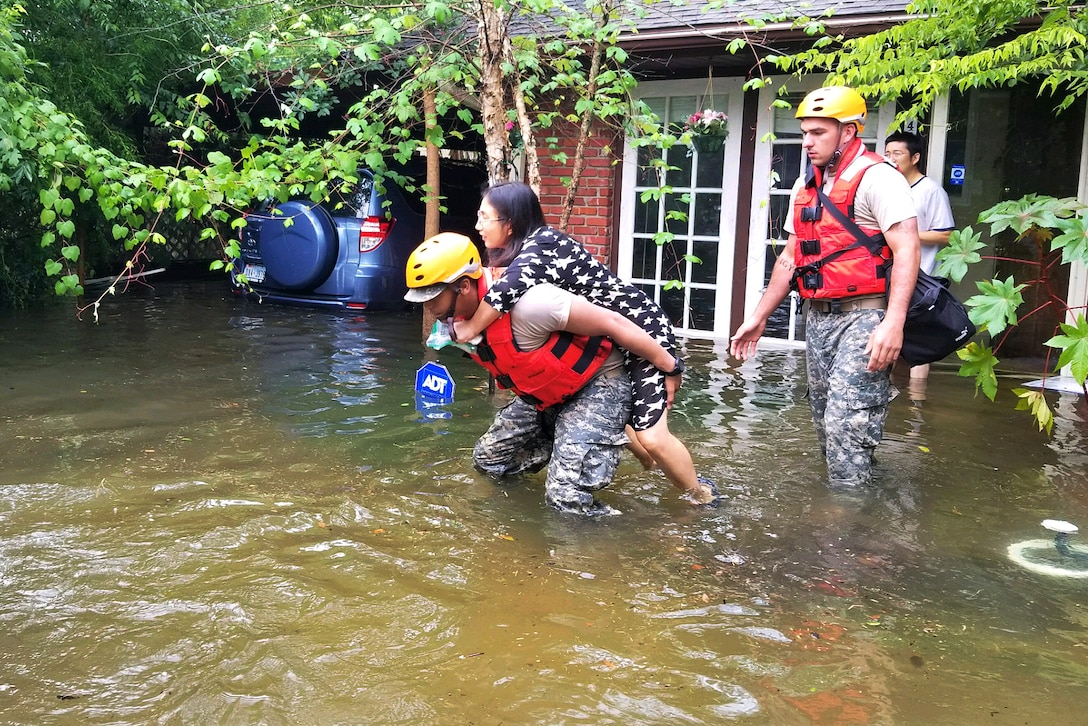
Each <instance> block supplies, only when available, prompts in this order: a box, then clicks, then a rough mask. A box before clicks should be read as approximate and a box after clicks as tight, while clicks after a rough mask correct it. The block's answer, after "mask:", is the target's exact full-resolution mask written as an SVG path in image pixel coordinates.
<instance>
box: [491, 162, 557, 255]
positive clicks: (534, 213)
mask: <svg viewBox="0 0 1088 726" xmlns="http://www.w3.org/2000/svg"><path fill="white" fill-rule="evenodd" d="M483 198H484V200H486V201H487V203H488V204H490V205H491V206H492V207H494V208H495V212H496V213H497V214H498V215H499V217H500V218H502V219H505V220H506V221H507V222H509V223H510V231H511V233H512V239H511V241H510V246H509V247H506V248H504V249H502V250H495V249H492V250H488V253H489V256H488V260H487V263H488V264H489V265H491V266H492V267H505V266H507V265H508V264H509V263H510V262H511V261H512V260H513V259H514V258H515V257H517V256H518V254H519V253H520V252H521V246H522V245H523V244H524V243H525V238H526V237H528V236H529V235H530V234H532V233H533V232H535V231H536V230H538V229H540V228H541V227H546V226H547V224H548V223H547V222H546V221H545V220H544V210H543V209H542V208H541V206H540V198H539V197H537V195H536V192H534V191H533V188H532V187H531V186H529V185H528V184H525V183H523V182H500V183H498V184H493V185H492V186H490V187H488V188H487V190H486V191H485V192H484V197H483Z"/></svg>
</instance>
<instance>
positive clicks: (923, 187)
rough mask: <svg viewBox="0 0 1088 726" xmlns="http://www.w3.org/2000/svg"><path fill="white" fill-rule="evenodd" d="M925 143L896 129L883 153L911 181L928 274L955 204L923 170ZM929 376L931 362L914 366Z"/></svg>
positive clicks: (913, 372)
mask: <svg viewBox="0 0 1088 726" xmlns="http://www.w3.org/2000/svg"><path fill="white" fill-rule="evenodd" d="M924 151H925V142H924V141H923V140H922V137H921V136H919V135H918V134H912V133H910V132H906V131H897V132H895V133H893V134H892V135H891V136H889V137H888V138H887V139H885V141H884V156H886V157H887V158H888V160H890V161H891V162H892V163H893V164H895V166H896V167H897V168H898V169H899V171H900V173H902V174H903V176H904V177H906V179H907V183H908V184H910V194H911V197H912V198H913V199H914V208H915V210H916V211H917V213H918V238H919V239H920V240H921V242H922V261H921V264H920V265H919V267H920V268H921V269H922V270H925V271H926V272H928V273H929V274H931V275H932V274H933V271H934V270H935V269H936V267H937V252H938V251H939V250H940V248H941V246H942V245H946V244H948V239H949V237H951V235H952V230H954V229H955V228H956V223H955V221H953V219H952V204H951V203H950V202H949V201H948V193H947V192H946V191H945V190H944V188H943V187H942V186H941V185H940V184H938V183H937V182H936V181H934V180H933V179H931V178H930V177H928V176H926V175H925V174H923V173H922V170H921V168H920V167H921V162H922V154H923V152H924ZM928 376H929V365H928V364H927V365H921V366H914V367H912V368H911V369H910V377H911V378H913V379H922V380H924V379H925V378H927V377H928Z"/></svg>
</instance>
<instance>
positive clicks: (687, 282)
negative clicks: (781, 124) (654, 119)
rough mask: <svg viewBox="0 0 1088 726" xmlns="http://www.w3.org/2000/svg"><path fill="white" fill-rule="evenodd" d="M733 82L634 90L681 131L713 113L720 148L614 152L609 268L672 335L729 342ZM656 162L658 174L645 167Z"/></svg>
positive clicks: (736, 142)
mask: <svg viewBox="0 0 1088 726" xmlns="http://www.w3.org/2000/svg"><path fill="white" fill-rule="evenodd" d="M740 84H741V82H740V80H739V79H722V80H717V79H716V80H715V81H714V84H713V88H708V84H707V81H706V80H698V81H669V82H647V83H642V84H639V86H638V90H639V93H640V95H641V97H642V100H643V101H645V102H646V103H647V104H648V105H649V106H650V107H651V108H653V110H654V112H655V113H656V114H657V116H658V118H660V119H662V120H663V121H666V122H668V123H669V124H672V125H673V126H674V128H675V129H676V131H677V132H679V131H680V130H682V128H683V126H684V124H685V123H686V121H687V119H688V117H689V116H691V115H692V114H693V113H695V112H696V111H699V110H703V109H706V108H711V107H713V110H716V111H724V112H725V113H726V114H727V115H728V116H729V126H730V134H729V138H728V139H727V140H726V143H725V146H724V147H723V148H722V149H720V150H718V151H714V152H697V151H695V150H694V149H692V148H691V147H689V146H686V145H683V146H681V145H677V146H674V147H672V148H671V149H668V150H664V149H661V148H652V149H651V148H648V147H636V146H635V145H633V144H632V143H631V142H630V140H628V143H627V145H626V149H625V152H624V167H623V184H622V192H621V218H620V244H619V249H618V271H619V274H620V277H622V278H624V279H625V280H630V281H631V282H632V283H633V284H635V285H636V286H638V287H639V288H641V289H642V290H644V291H645V292H646V293H647V294H648V295H650V297H652V298H653V299H654V300H655V301H657V302H658V303H659V304H660V305H661V306H662V308H664V309H665V311H666V313H668V315H669V317H670V319H671V320H672V321H673V325H674V326H675V328H676V332H677V333H678V334H680V335H684V336H687V337H691V338H725V337H728V335H729V328H730V320H729V307H730V303H731V301H732V285H731V283H732V279H733V266H734V260H735V258H734V238H735V229H736V199H737V183H738V179H737V167H738V164H737V159H738V158H739V156H740V122H741V115H742V99H741V86H740ZM653 159H662V160H664V161H665V162H667V164H668V169H667V170H665V171H659V170H657V169H654V168H652V167H651V166H650V163H651V161H652V160H653Z"/></svg>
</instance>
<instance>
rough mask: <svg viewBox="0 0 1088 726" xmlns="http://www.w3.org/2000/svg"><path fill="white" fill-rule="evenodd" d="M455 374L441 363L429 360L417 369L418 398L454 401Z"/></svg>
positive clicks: (433, 401)
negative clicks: (452, 374)
mask: <svg viewBox="0 0 1088 726" xmlns="http://www.w3.org/2000/svg"><path fill="white" fill-rule="evenodd" d="M454 387H455V386H454V383H453V376H451V375H450V372H449V371H448V370H446V366H444V365H442V364H441V363H435V362H434V361H429V362H427V363H424V364H423V367H422V368H420V369H419V370H418V371H416V398H417V399H422V400H423V401H426V402H427V403H452V402H453V389H454Z"/></svg>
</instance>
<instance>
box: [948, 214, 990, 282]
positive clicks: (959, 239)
mask: <svg viewBox="0 0 1088 726" xmlns="http://www.w3.org/2000/svg"><path fill="white" fill-rule="evenodd" d="M981 237H982V233H981V232H975V230H974V229H972V228H971V227H964V228H963V229H962V230H954V231H953V232H952V234H951V236H950V237H949V238H948V245H947V246H944V247H941V249H940V251H939V252H938V253H937V262H938V263H940V264H938V266H937V270H936V274H937V275H939V276H941V277H950V278H952V279H953V280H955V281H956V282H960V281H961V280H963V278H964V277H965V276H966V275H967V268H968V267H969V266H971V265H973V264H975V263H976V262H979V261H981V260H982V256H981V255H980V254H979V253H978V251H979V250H981V249H983V248H985V247H986V245H985V244H983V243H982V242H980V241H979V240H980V239H981Z"/></svg>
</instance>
